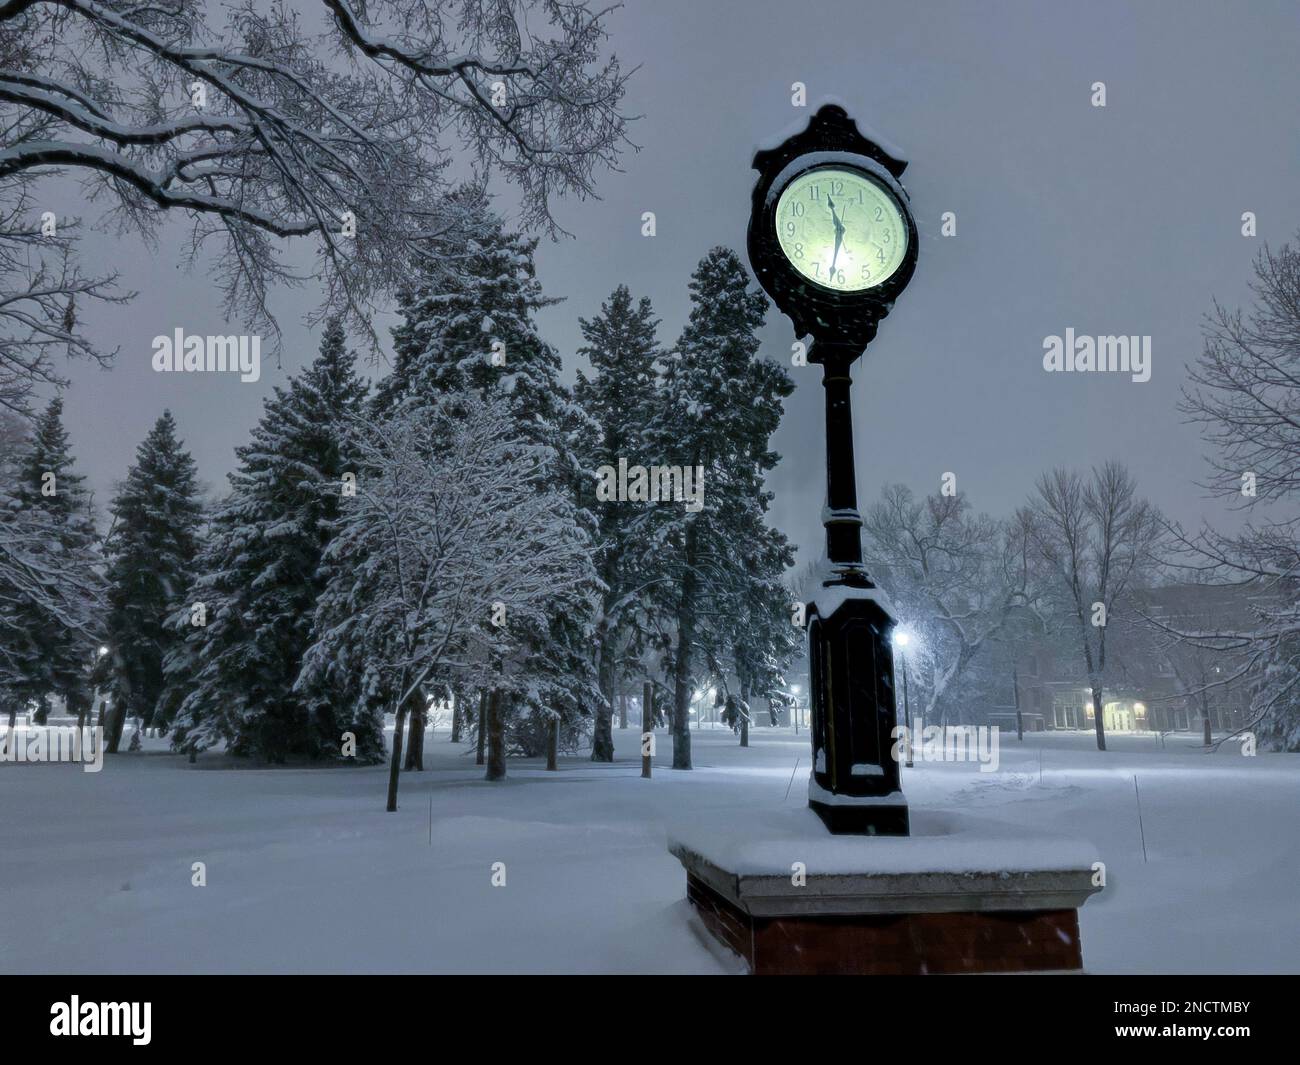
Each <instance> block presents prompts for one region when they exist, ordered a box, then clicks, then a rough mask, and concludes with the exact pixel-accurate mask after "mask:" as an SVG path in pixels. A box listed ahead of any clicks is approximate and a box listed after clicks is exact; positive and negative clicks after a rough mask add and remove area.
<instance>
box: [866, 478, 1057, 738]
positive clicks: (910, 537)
mask: <svg viewBox="0 0 1300 1065" xmlns="http://www.w3.org/2000/svg"><path fill="white" fill-rule="evenodd" d="M863 533H864V551H865V556H866V559H867V564H868V567H869V568H870V569H871V572H872V573H873V575H875V576H876V577H877V578H878V579H880V580H881V581H882V583H883V584H884V585H885V587H886V588H887V590H888V591H889V593H890V596H891V598H893V599H894V601H895V603H896V604H897V606H898V608H899V609H900V610H901V611H902V613H903V616H902V617H900V618H899V619H898V620H899V621H900V623H901V624H903V625H904V626H905V627H907V628H908V629H909V630H910V631H911V632H912V634H913V635H915V636H916V637H917V640H916V642H915V643H913V644H911V645H909V647H908V648H907V651H906V655H907V659H908V664H909V666H910V667H911V668H912V669H913V670H916V671H917V672H916V673H914V674H913V677H915V678H916V679H919V680H921V682H922V683H921V684H920V685H918V687H919V691H918V693H917V694H918V695H919V696H920V697H921V700H923V701H922V702H921V706H922V719H923V720H927V721H930V720H933V721H936V722H942V721H946V720H947V717H948V714H949V712H950V711H951V710H952V709H953V707H952V705H951V693H952V692H953V691H955V690H957V688H958V682H959V681H960V680H961V679H962V677H963V676H965V674H966V673H967V671H968V669H969V668H970V667H971V665H972V664H973V663H974V662H975V661H976V660H977V659H978V657H979V656H980V654H981V652H982V651H984V650H985V648H986V647H987V646H988V644H989V643H990V641H993V640H996V639H997V638H998V637H999V636H1000V635H1001V634H1002V633H1003V632H1004V630H1005V629H1006V628H1007V626H1008V624H1009V623H1010V622H1011V621H1012V620H1013V619H1014V618H1015V617H1016V616H1017V614H1019V613H1021V612H1024V613H1028V614H1030V615H1032V614H1033V613H1034V612H1035V611H1036V606H1037V598H1038V590H1037V588H1036V587H1035V576H1036V570H1035V567H1034V566H1032V565H1031V559H1030V556H1029V543H1028V540H1027V538H1026V536H1025V534H1024V530H1023V529H1022V528H1021V527H1020V526H1019V525H1017V524H1016V523H1015V522H1010V523H1002V522H998V521H996V520H994V519H993V518H990V517H989V516H988V515H985V514H976V513H974V512H973V511H972V510H971V506H970V503H969V501H968V500H967V499H966V497H965V496H963V495H960V494H958V495H951V496H945V495H931V496H927V497H926V498H925V499H923V500H918V499H916V498H915V497H914V496H913V494H912V492H911V490H910V489H908V488H906V487H904V486H903V485H897V484H895V485H887V486H886V487H885V488H884V490H883V491H882V493H881V500H880V502H878V503H875V504H873V505H872V506H871V507H870V508H869V509H868V510H867V513H866V514H865V516H864V518H863Z"/></svg>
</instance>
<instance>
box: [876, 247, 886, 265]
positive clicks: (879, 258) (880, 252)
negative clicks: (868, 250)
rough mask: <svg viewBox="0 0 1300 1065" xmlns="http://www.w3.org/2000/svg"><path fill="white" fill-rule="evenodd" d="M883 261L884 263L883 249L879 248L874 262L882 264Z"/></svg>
mask: <svg viewBox="0 0 1300 1065" xmlns="http://www.w3.org/2000/svg"><path fill="white" fill-rule="evenodd" d="M884 261H885V249H884V248H880V249H878V250H877V251H876V262H878V263H883V262H884Z"/></svg>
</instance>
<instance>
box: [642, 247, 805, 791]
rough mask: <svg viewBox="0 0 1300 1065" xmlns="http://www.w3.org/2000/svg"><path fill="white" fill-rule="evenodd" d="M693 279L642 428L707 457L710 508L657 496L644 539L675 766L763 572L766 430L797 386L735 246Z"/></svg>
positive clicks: (676, 452) (678, 459)
mask: <svg viewBox="0 0 1300 1065" xmlns="http://www.w3.org/2000/svg"><path fill="white" fill-rule="evenodd" d="M690 291H691V302H692V307H691V315H690V320H689V322H688V324H687V325H686V328H685V329H684V330H683V331H682V335H681V337H680V339H679V340H678V342H677V344H676V346H675V347H674V348H673V349H672V350H671V351H670V352H669V353H668V354H667V355H666V356H665V358H664V364H665V374H664V385H663V397H662V400H661V402H660V403H658V405H657V406H658V413H657V415H656V417H655V419H654V421H653V422H652V424H651V426H650V428H649V430H648V431H647V434H646V439H647V444H648V446H649V448H650V449H651V451H652V452H653V453H654V454H655V455H656V457H657V461H658V462H659V463H660V464H668V465H680V466H691V467H702V468H703V477H704V480H703V487H704V492H703V506H702V508H701V509H699V510H698V511H691V510H688V509H687V508H686V507H685V506H683V505H682V504H678V503H667V504H665V503H660V504H657V505H656V506H654V507H653V508H652V510H651V514H652V515H653V516H654V524H653V531H652V535H651V536H649V537H648V538H647V539H646V541H645V559H646V561H645V563H644V565H645V566H646V568H647V570H651V571H653V572H655V573H657V575H658V577H659V579H658V580H656V581H655V582H654V583H653V585H652V594H653V596H654V598H655V600H656V602H657V604H658V607H659V610H660V612H661V615H662V616H663V617H664V618H666V620H667V622H668V624H669V625H670V626H671V627H672V628H673V629H674V630H675V633H676V641H675V643H674V644H673V645H672V646H671V648H669V649H667V655H666V661H667V663H668V666H669V670H670V674H671V681H672V689H673V700H672V713H671V719H670V729H671V732H672V737H673V768H674V769H689V768H691V746H690V730H689V728H688V725H689V720H688V715H689V712H690V704H691V698H692V694H693V692H694V689H695V686H696V683H697V681H699V680H701V679H702V678H703V674H704V672H705V671H707V670H710V669H718V668H721V663H722V661H723V652H724V650H726V649H728V648H729V647H730V643H731V639H732V637H733V633H732V631H731V630H732V629H734V624H735V623H734V619H733V615H734V613H735V610H736V602H737V589H738V588H743V586H744V582H746V581H749V580H753V579H755V575H753V574H751V573H749V572H748V569H747V566H748V565H749V564H750V559H751V557H753V550H752V545H751V541H752V540H753V538H754V537H755V535H756V533H755V531H754V530H755V529H757V528H758V527H759V526H760V525H761V524H762V514H763V511H765V510H766V506H767V497H766V496H765V495H764V489H763V477H764V475H765V474H766V473H767V471H769V470H770V469H772V468H773V467H774V466H775V465H776V462H777V459H778V456H777V455H776V454H775V453H774V452H773V451H772V450H771V449H770V447H769V440H770V437H771V435H772V433H773V432H774V431H775V430H776V427H777V424H778V423H779V422H780V418H781V413H782V410H783V406H782V402H781V401H782V399H783V398H784V397H785V396H788V395H789V394H790V392H791V391H792V390H793V387H794V386H793V384H792V383H791V381H790V378H789V375H788V374H787V373H786V372H785V370H784V369H783V368H782V367H780V366H779V365H777V364H776V363H773V362H769V361H767V360H765V359H762V358H760V357H759V354H758V351H759V340H758V337H757V335H756V334H757V331H758V329H759V328H760V327H761V326H762V324H763V319H764V317H765V314H766V308H767V300H766V299H765V297H764V296H763V295H762V293H760V292H758V291H756V290H754V289H751V288H750V286H749V275H748V274H747V273H746V271H745V268H744V266H743V264H742V263H741V261H740V258H739V257H738V256H737V255H736V253H735V252H733V251H731V250H729V249H727V248H714V249H713V250H712V251H710V252H709V253H708V255H706V256H705V257H704V259H703V260H701V262H700V264H699V266H698V267H697V268H696V270H695V272H694V273H693V274H692V276H691V282H690ZM762 576H763V577H764V578H767V577H769V576H770V574H763V575H762Z"/></svg>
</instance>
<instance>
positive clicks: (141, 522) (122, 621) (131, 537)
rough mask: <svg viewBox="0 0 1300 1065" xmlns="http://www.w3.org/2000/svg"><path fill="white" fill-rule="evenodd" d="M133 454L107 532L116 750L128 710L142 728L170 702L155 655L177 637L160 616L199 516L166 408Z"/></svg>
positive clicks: (177, 593) (187, 559)
mask: <svg viewBox="0 0 1300 1065" xmlns="http://www.w3.org/2000/svg"><path fill="white" fill-rule="evenodd" d="M135 456H136V458H135V465H134V466H132V467H131V469H130V470H129V471H128V472H127V475H126V480H125V481H124V482H123V483H122V485H121V486H120V488H119V489H118V493H117V497H116V498H115V499H114V500H113V506H112V511H113V528H112V531H111V533H110V535H109V538H108V555H109V565H108V620H107V626H106V627H107V636H108V641H107V642H108V648H109V654H108V657H107V662H106V669H105V672H106V673H107V678H106V679H107V687H108V690H109V692H110V698H111V701H112V707H113V716H112V719H111V722H110V729H109V735H108V737H107V743H108V749H109V750H110V751H116V750H117V748H118V744H119V743H120V742H121V738H122V727H123V725H124V724H125V721H126V718H127V716H128V715H129V716H132V717H135V718H137V719H138V720H139V721H140V722H141V724H142V725H143V727H145V728H151V727H158V728H166V727H167V725H168V724H169V723H170V719H171V716H172V711H173V709H174V707H172V706H169V705H167V704H166V702H165V701H164V700H163V699H162V694H163V689H164V677H163V660H164V658H165V657H166V655H167V653H168V652H169V651H170V650H171V649H172V648H173V647H174V646H175V645H176V644H177V643H178V642H179V641H180V639H181V637H180V635H178V634H177V632H176V631H175V630H174V629H172V628H171V627H169V625H168V623H167V622H168V618H169V616H170V615H171V614H172V613H173V612H175V611H177V610H179V609H181V608H182V607H183V606H184V605H185V594H186V591H187V590H188V588H189V584H190V580H191V577H192V574H193V568H194V557H195V555H196V554H197V553H198V536H199V529H200V526H201V525H202V521H203V506H202V503H201V502H200V500H199V489H198V479H197V471H196V467H195V465H194V459H193V458H191V457H190V454H189V452H188V451H185V450H184V448H183V447H182V443H181V441H180V440H178V439H177V438H176V421H175V419H173V418H172V415H171V412H170V411H164V412H163V415H162V417H161V418H159V419H158V421H157V422H155V423H154V427H153V428H152V429H151V430H150V431H149V435H148V436H146V437H145V438H144V441H143V442H142V443H141V444H140V446H139V447H138V448H137V449H136V453H135ZM137 736H138V734H137Z"/></svg>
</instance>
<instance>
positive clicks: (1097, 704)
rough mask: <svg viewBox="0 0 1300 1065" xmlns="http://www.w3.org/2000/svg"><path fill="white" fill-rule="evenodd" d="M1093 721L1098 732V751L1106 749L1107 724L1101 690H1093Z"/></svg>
mask: <svg viewBox="0 0 1300 1065" xmlns="http://www.w3.org/2000/svg"><path fill="white" fill-rule="evenodd" d="M1092 720H1093V724H1094V725H1095V726H1096V732H1097V750H1099V751H1104V750H1105V749H1106V723H1105V721H1103V720H1102V709H1101V689H1100V688H1098V687H1094V688H1093V689H1092Z"/></svg>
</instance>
